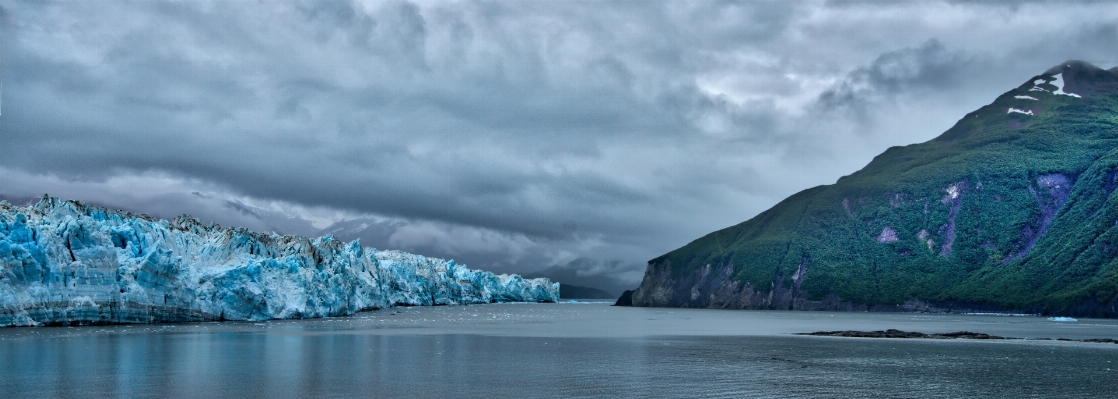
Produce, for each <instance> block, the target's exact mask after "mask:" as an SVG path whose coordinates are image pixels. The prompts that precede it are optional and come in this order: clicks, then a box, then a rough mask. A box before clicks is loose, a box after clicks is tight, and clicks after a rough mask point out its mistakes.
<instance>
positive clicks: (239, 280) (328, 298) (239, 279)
mask: <svg viewBox="0 0 1118 399" xmlns="http://www.w3.org/2000/svg"><path fill="white" fill-rule="evenodd" d="M558 299H559V284H558V283H552V282H550V281H548V280H547V279H542V278H538V279H524V278H521V277H520V276H517V275H504V274H502V275H495V274H493V273H489V272H484V271H478V270H471V269H468V268H466V267H464V266H461V265H456V264H455V263H454V261H453V260H451V261H445V260H442V259H435V258H428V257H425V256H421V255H413V254H409V253H405V252H400V251H378V250H375V249H372V248H364V247H362V246H361V245H360V244H359V243H358V242H357V241H354V242H351V243H348V244H347V243H343V242H340V241H338V240H336V239H334V238H332V237H330V236H326V237H320V238H316V239H308V238H305V237H297V236H281V235H277V234H260V233H254V232H251V231H248V230H245V229H239V228H221V227H219V226H216V225H212V224H211V225H208V226H207V225H203V224H201V223H200V222H199V221H198V220H196V219H194V218H191V217H189V216H185V215H184V216H180V217H178V218H175V220H173V221H167V220H158V219H155V218H152V217H149V216H146V215H135V214H131V213H128V212H123V211H114V210H109V209H105V208H100V207H96V206H90V205H85V204H81V203H78V202H74V201H62V200H59V199H56V198H47V197H44V198H43V200H41V201H39V203H38V204H36V205H33V206H30V207H26V208H25V207H19V206H11V205H8V204H6V203H0V326H31V325H43V324H46V325H56V324H63V325H71V324H116V323H158V322H184V321H208V320H268V319H293V318H314V317H326V316H343V315H350V314H353V313H355V312H359V311H363V310H372V309H379V308H386V307H391V306H397V305H454V304H477V303H490V302H514V301H525V302H555V301H558Z"/></svg>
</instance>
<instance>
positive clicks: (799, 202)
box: [622, 62, 1118, 317]
mask: <svg viewBox="0 0 1118 399" xmlns="http://www.w3.org/2000/svg"><path fill="white" fill-rule="evenodd" d="M1116 187H1118V72H1116V71H1104V70H1102V69H1099V68H1096V67H1094V66H1092V65H1090V64H1086V63H1083V62H1067V63H1064V64H1061V65H1059V66H1057V67H1054V68H1052V69H1051V70H1049V71H1046V72H1045V73H1043V74H1040V75H1037V76H1035V77H1033V78H1032V79H1029V81H1027V82H1025V83H1024V84H1022V85H1021V86H1019V87H1017V88H1016V89H1014V90H1011V91H1009V92H1007V93H1005V94H1003V95H1002V96H1000V97H998V98H997V99H996V100H995V101H994V102H993V103H991V104H990V105H987V106H985V107H983V108H982V109H979V110H978V111H975V112H973V113H970V114H967V115H966V116H965V117H964V118H963V119H961V120H960V121H959V122H958V123H957V124H956V125H955V126H954V127H952V128H951V129H950V130H948V131H947V132H945V133H944V134H943V135H941V136H940V137H938V138H936V139H934V140H932V141H929V142H926V143H920V144H914V145H910V146H906V147H893V148H890V149H889V150H887V151H885V152H884V153H882V154H881V155H879V156H877V157H876V158H875V159H874V160H873V161H872V162H871V163H870V164H869V165H867V166H866V167H865V168H864V169H862V170H860V171H858V172H855V173H854V174H852V175H850V176H846V177H843V178H842V179H839V181H838V182H837V183H836V184H833V185H829V186H820V187H815V188H811V189H808V190H804V191H803V192H800V193H797V194H796V195H793V196H791V197H789V198H788V199H786V200H784V201H782V202H781V203H779V204H777V205H776V206H774V207H773V208H771V209H769V210H767V211H765V212H763V213H761V214H760V215H758V216H757V217H755V218H753V219H751V220H749V221H746V222H744V223H741V224H739V225H736V226H732V227H729V228H726V229H723V230H720V231H717V232H714V233H711V234H709V235H707V236H705V237H702V238H700V239H698V240H695V241H694V242H692V243H690V244H688V245H686V246H684V247H682V248H680V249H677V250H675V251H672V252H670V253H668V254H665V255H663V256H661V257H659V258H656V259H653V260H652V261H650V262H649V266H648V269H647V271H646V273H645V277H644V280H643V281H642V283H641V285H640V287H639V288H637V289H636V290H634V291H633V292H631V293H630V294H629V295H628V296H625V297H623V298H622V299H623V300H624V299H629V300H630V301H631V303H632V305H634V306H671V307H703V308H732V309H797V310H882V311H906V310H907V311H962V310H982V311H992V310H1007V311H1026V312H1038V313H1052V314H1068V315H1078V316H1100V317H1115V316H1118V260H1116V259H1118V196H1113V197H1112V195H1111V194H1112V193H1113V192H1114V189H1115V188H1116ZM623 302H624V301H623Z"/></svg>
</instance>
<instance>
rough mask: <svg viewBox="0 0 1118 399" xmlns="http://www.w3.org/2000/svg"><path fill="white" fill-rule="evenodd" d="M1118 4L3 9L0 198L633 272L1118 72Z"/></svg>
mask: <svg viewBox="0 0 1118 399" xmlns="http://www.w3.org/2000/svg"><path fill="white" fill-rule="evenodd" d="M1112 8H1113V7H1106V6H1105V5H1095V4H1079V3H1058V4H1027V3H1026V4H1016V3H1015V5H1013V6H1012V7H1001V6H996V5H987V4H984V3H977V4H953V3H935V2H919V3H916V2H913V3H895V4H882V3H878V2H871V3H859V2H842V3H799V2H797V3H791V4H789V3H787V2H654V3H644V2H561V3H551V2H454V3H450V2H448V3H442V2H417V3H411V2H371V3H362V2H347V1H321V2H318V1H313V2H312V1H306V2H286V3H248V2H141V3H125V2H98V3H80V2H79V3H74V2H67V3H51V2H43V3H29V2H13V1H6V0H0V29H2V32H3V33H4V35H3V38H0V45H3V48H2V49H0V50H2V52H0V55H3V57H4V58H3V60H2V63H0V65H2V66H3V68H4V69H3V70H2V71H0V73H2V76H0V79H2V80H3V82H4V93H3V95H4V103H3V113H2V116H0V142H2V144H3V145H0V195H2V196H4V197H5V198H28V197H34V196H38V195H41V194H42V193H43V192H50V193H51V194H55V195H64V196H67V197H71V198H77V199H83V200H88V201H91V202H96V203H101V204H105V205H108V206H114V207H121V208H126V209H129V210H133V211H140V212H147V213H152V214H155V215H158V216H161V217H173V216H174V215H177V214H178V213H184V212H185V213H191V214H193V215H195V216H198V217H200V218H202V219H204V220H213V221H218V222H220V223H223V224H226V225H238V226H245V227H248V228H253V229H260V230H273V231H279V232H286V233H298V234H319V233H321V234H335V235H336V236H338V237H339V238H345V239H354V238H362V240H363V243H365V244H366V245H374V246H383V247H384V248H401V249H408V250H414V251H416V252H420V253H425V254H431V255H436V256H444V257H455V258H456V259H458V260H459V261H465V262H466V263H470V264H473V265H475V266H478V267H492V268H496V269H500V270H503V271H529V270H535V269H542V268H544V267H546V266H560V267H561V268H562V267H566V268H567V269H570V270H576V269H577V270H582V271H584V272H585V271H586V270H591V271H592V273H598V274H600V275H608V276H611V278H613V277H616V278H617V279H621V280H625V281H630V282H632V280H635V279H636V278H639V274H640V267H641V265H642V264H643V262H644V261H645V260H647V259H649V258H652V257H654V256H657V255H659V254H661V253H663V252H664V251H667V250H670V249H673V248H674V247H677V246H679V245H682V244H685V243H686V242H688V241H690V240H692V239H694V238H696V237H698V236H700V235H702V234H704V233H706V232H709V231H711V230H714V229H717V228H721V227H725V226H729V225H733V224H736V223H738V222H740V221H742V220H745V219H747V218H748V217H751V216H752V215H754V214H756V213H757V212H759V211H761V210H764V209H765V208H767V207H768V206H771V204H773V203H775V202H776V201H778V200H779V199H781V198H783V197H784V196H786V195H788V194H791V193H793V192H795V191H798V190H801V189H804V188H806V187H810V186H812V185H817V184H827V183H831V182H833V181H834V180H835V179H836V178H837V177H839V176H841V175H843V174H848V173H850V172H853V171H854V170H855V169H857V168H858V167H860V166H861V165H864V164H865V162H867V161H868V160H869V159H870V158H872V156H873V155H875V154H876V153H878V152H880V151H881V150H883V149H884V148H886V147H888V146H890V145H898V144H909V143H912V142H918V141H924V140H927V139H930V138H931V137H934V136H935V135H936V134H938V133H939V132H941V131H942V130H943V129H946V127H948V126H950V124H951V123H952V122H954V120H955V119H957V118H958V117H960V116H961V115H963V114H965V113H966V112H969V111H971V110H973V109H974V108H976V107H977V106H980V105H982V104H985V103H986V102H989V101H990V100H992V99H993V98H994V97H995V96H996V95H997V94H1000V93H1001V92H1003V91H1005V90H1007V89H1008V88H1011V87H1014V86H1016V85H1018V84H1020V83H1021V82H1022V81H1024V79H1027V78H1028V77H1030V76H1032V75H1034V74H1036V73H1039V72H1040V71H1043V70H1045V69H1047V68H1048V67H1050V66H1052V65H1054V64H1056V63H1058V62H1061V61H1064V60H1065V59H1069V58H1078V59H1085V60H1088V61H1092V60H1096V59H1101V58H1107V57H1111V55H1110V54H1111V53H1112V52H1113V44H1114V43H1115V42H1116V38H1115V25H1114V24H1115V23H1114V22H1113V21H1114V20H1115V18H1114V17H1115V10H1113V9H1112ZM1113 65H1114V64H1113V63H1111V64H1106V63H1105V61H1104V62H1103V63H1101V64H1100V65H1099V66H1103V67H1111V66H1113ZM913 126H919V128H913ZM192 193H197V195H196V194H192ZM355 226H365V227H364V229H365V230H361V231H358V230H360V229H355ZM586 265H599V266H600V267H599V266H595V267H589V268H588V267H586ZM564 270H566V269H564Z"/></svg>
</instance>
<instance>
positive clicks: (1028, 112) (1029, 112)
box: [1006, 108, 1033, 115]
mask: <svg viewBox="0 0 1118 399" xmlns="http://www.w3.org/2000/svg"><path fill="white" fill-rule="evenodd" d="M1012 113H1018V114H1025V115H1032V114H1033V111H1032V110H1028V111H1025V110H1020V109H1017V108H1010V109H1009V111H1006V114H1012Z"/></svg>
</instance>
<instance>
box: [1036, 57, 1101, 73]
mask: <svg viewBox="0 0 1118 399" xmlns="http://www.w3.org/2000/svg"><path fill="white" fill-rule="evenodd" d="M1080 71H1091V72H1096V71H1102V72H1105V71H1103V69H1102V68H1099V67H1097V66H1094V65H1093V64H1091V63H1090V62H1087V61H1079V60H1067V61H1064V62H1062V63H1060V64H1059V65H1056V66H1054V67H1051V68H1048V70H1047V71H1044V73H1043V74H1042V75H1045V76H1051V75H1055V74H1058V73H1067V72H1080Z"/></svg>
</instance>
